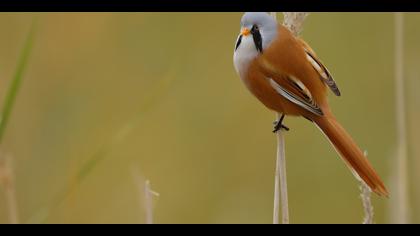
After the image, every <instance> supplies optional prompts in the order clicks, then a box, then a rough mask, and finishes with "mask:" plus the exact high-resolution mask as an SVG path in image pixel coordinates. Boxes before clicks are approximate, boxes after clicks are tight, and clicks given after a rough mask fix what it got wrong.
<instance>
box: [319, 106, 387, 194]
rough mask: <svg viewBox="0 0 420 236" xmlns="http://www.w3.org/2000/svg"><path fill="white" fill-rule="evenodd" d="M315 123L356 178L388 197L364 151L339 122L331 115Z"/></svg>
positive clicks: (320, 118)
mask: <svg viewBox="0 0 420 236" xmlns="http://www.w3.org/2000/svg"><path fill="white" fill-rule="evenodd" d="M314 122H315V123H316V124H317V125H318V127H319V128H320V129H321V130H322V131H323V132H324V134H325V135H326V136H327V137H328V139H329V140H330V142H331V143H332V144H333V146H334V147H335V150H336V151H337V152H338V153H339V154H340V156H341V157H342V158H343V160H344V161H345V162H346V164H347V165H348V166H349V167H350V169H351V170H352V171H353V174H357V175H355V176H356V178H357V177H360V178H362V179H363V180H364V181H365V183H366V184H367V185H368V186H369V187H370V188H371V189H372V191H374V192H375V193H377V194H378V195H383V196H386V197H387V196H388V191H387V189H386V187H385V185H384V183H383V182H382V180H381V179H380V177H379V176H378V174H377V173H376V171H375V170H374V169H373V167H372V166H371V164H370V163H369V161H368V160H367V158H366V157H365V155H364V154H363V152H362V150H360V148H359V147H358V146H357V144H356V143H355V142H354V141H353V139H352V138H351V136H350V135H349V134H348V133H347V132H346V130H344V128H343V127H342V126H341V125H340V124H339V123H338V122H337V120H336V119H335V118H334V116H333V115H331V114H326V115H325V116H323V117H318V118H316V119H314Z"/></svg>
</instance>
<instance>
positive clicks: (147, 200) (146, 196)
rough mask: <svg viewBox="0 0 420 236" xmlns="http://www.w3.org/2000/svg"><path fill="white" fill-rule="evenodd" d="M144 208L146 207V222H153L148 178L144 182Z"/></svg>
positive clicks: (151, 195)
mask: <svg viewBox="0 0 420 236" xmlns="http://www.w3.org/2000/svg"><path fill="white" fill-rule="evenodd" d="M144 209H146V224H153V194H152V189H151V188H150V180H146V182H145V184H144Z"/></svg>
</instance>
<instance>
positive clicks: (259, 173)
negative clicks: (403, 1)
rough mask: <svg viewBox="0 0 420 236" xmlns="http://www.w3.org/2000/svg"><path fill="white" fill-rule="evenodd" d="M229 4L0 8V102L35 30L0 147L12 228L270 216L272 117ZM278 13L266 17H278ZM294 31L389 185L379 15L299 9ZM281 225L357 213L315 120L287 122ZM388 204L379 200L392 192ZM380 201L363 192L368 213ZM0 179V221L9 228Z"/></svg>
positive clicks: (389, 24)
mask: <svg viewBox="0 0 420 236" xmlns="http://www.w3.org/2000/svg"><path fill="white" fill-rule="evenodd" d="M241 15H242V13H1V14H0V34H1V37H0V99H1V101H3V100H4V97H5V94H6V91H7V89H8V86H9V85H10V82H11V80H12V77H13V74H14V72H15V69H16V67H17V62H18V60H19V54H20V51H21V50H22V47H23V44H24V41H25V38H26V35H27V34H28V31H29V29H30V26H31V24H32V21H33V20H34V19H37V21H38V24H37V25H38V27H37V32H36V40H35V42H34V48H33V51H32V54H31V56H30V59H29V64H28V67H27V69H26V72H25V76H24V78H23V79H24V80H23V83H22V87H21V89H20V91H19V94H18V96H17V99H16V103H15V106H14V110H13V113H12V116H11V119H10V122H9V124H8V126H7V130H6V133H5V137H4V140H3V142H2V144H1V153H2V155H8V156H10V157H12V158H13V163H14V164H13V166H14V167H13V170H14V172H15V177H16V182H15V187H16V194H17V203H18V208H19V218H20V219H19V220H20V222H22V223H144V222H145V210H144V207H143V204H142V203H143V202H144V197H143V196H144V194H143V189H144V180H146V179H149V180H150V182H151V187H152V189H153V190H154V191H156V192H158V193H159V194H160V195H159V197H155V198H154V202H153V205H154V222H156V223H271V222H272V212H273V186H274V169H275V153H276V143H275V140H276V139H275V135H273V134H272V133H271V130H272V124H271V123H272V121H273V120H274V118H275V115H274V114H273V113H272V112H270V111H268V110H267V109H266V108H265V107H263V106H262V105H261V104H260V103H259V102H258V101H257V100H256V99H255V98H254V97H252V96H251V94H250V93H249V92H248V91H247V90H246V89H245V87H244V86H243V84H242V83H241V81H240V80H239V78H238V76H237V75H236V73H235V71H234V69H233V62H232V55H233V47H234V44H235V40H236V37H237V35H238V31H239V21H240V18H241ZM279 18H281V15H280V14H279ZM419 22H420V14H416V13H411V14H405V34H404V37H405V41H404V43H405V46H404V53H405V57H404V59H405V65H404V71H405V75H406V77H405V83H406V86H405V88H406V97H405V99H406V108H407V130H408V154H409V155H408V158H409V159H408V161H409V169H408V170H407V172H408V176H409V182H410V188H409V193H410V195H409V200H410V201H409V204H410V215H411V222H417V223H418V222H420V201H418V200H417V199H419V197H420V192H419V191H420V186H419V185H418V183H417V182H416V181H415V180H416V179H419V177H420V176H419V170H420V166H419V165H420V146H419V145H418V141H419V140H420V126H419V125H418V121H419V120H420V109H419V107H420V95H419V93H418V89H419V88H420V68H419V61H420V44H419V43H418V42H420V30H419V28H418V23H419ZM302 37H303V38H304V39H305V40H306V41H307V42H308V43H309V44H310V45H311V46H312V47H313V49H314V50H315V51H316V52H317V53H318V55H319V56H320V57H321V59H322V60H323V62H324V63H325V64H326V65H327V66H328V68H329V70H330V71H331V72H332V74H333V76H334V78H335V79H336V81H337V83H338V85H339V87H340V89H341V91H342V96H341V97H334V96H333V95H332V94H330V96H329V100H330V104H331V106H332V109H333V111H334V113H335V114H336V116H337V118H338V119H339V120H340V122H341V123H342V124H343V126H344V127H346V129H347V130H348V131H349V132H350V133H351V134H352V136H353V137H354V139H355V140H356V141H357V143H358V144H359V145H360V146H361V147H362V148H363V149H366V150H368V153H369V159H370V160H371V162H372V164H373V165H374V166H375V167H376V169H377V170H378V172H379V173H380V175H381V176H382V177H383V179H384V180H385V181H386V182H387V185H390V183H391V182H392V178H393V173H394V171H395V168H394V167H395V162H394V160H395V150H396V141H397V140H396V128H395V112H394V111H395V89H394V83H395V82H394V15H393V14H392V13H313V14H310V15H309V17H308V18H307V20H306V21H305V24H304V31H303V33H302ZM285 122H286V124H287V125H288V126H289V127H290V128H291V131H290V132H288V133H286V137H285V138H286V157H287V170H288V181H289V199H290V211H291V214H290V217H291V222H292V223H360V222H362V219H363V209H362V204H361V201H360V197H359V194H360V191H359V184H358V182H357V181H356V180H355V179H354V178H353V176H352V175H351V173H350V171H349V170H348V169H347V167H346V166H345V165H344V164H343V162H342V161H341V160H340V159H339V158H338V156H337V154H336V153H335V151H334V149H333V148H332V147H331V146H330V144H329V142H328V141H327V140H326V139H325V138H324V136H323V135H322V134H321V133H320V132H319V131H318V129H317V128H316V127H315V126H313V125H312V124H311V123H309V122H307V121H306V120H305V119H300V118H299V119H298V118H291V117H289V118H286V121H285ZM391 199H392V195H391ZM390 202H392V201H391V200H390V199H384V198H379V197H377V196H373V203H374V207H375V222H377V223H390V222H392V216H391V215H390V214H391V211H390V207H391V206H390V205H391V204H390ZM8 222H9V220H8V211H7V201H6V198H5V191H4V189H3V188H0V223H8Z"/></svg>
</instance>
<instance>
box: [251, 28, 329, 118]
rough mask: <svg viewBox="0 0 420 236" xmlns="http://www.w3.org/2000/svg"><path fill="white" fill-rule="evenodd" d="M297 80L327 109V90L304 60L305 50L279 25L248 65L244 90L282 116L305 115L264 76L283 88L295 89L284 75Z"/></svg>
mask: <svg viewBox="0 0 420 236" xmlns="http://www.w3.org/2000/svg"><path fill="white" fill-rule="evenodd" d="M290 76H292V77H295V78H296V79H298V80H300V81H301V82H302V83H303V84H304V85H305V87H306V88H307V89H308V90H309V91H310V93H311V95H312V98H313V100H314V101H315V102H316V103H317V104H318V105H319V106H320V107H321V108H324V109H325V110H328V109H329V108H328V104H327V100H326V96H327V89H326V85H325V84H324V83H323V82H322V80H321V79H320V77H319V74H318V73H317V72H316V71H315V69H314V68H313V67H312V65H311V64H310V62H309V61H308V60H307V59H306V53H305V51H304V48H303V46H302V43H301V42H300V41H299V39H297V38H295V37H294V36H293V35H292V34H291V32H290V31H289V30H288V29H287V28H285V27H284V26H279V28H278V36H277V38H276V39H275V41H273V42H272V43H271V44H270V46H269V47H268V48H266V49H265V50H264V52H263V54H261V55H260V56H258V57H257V58H255V59H254V60H253V61H252V62H251V63H250V66H249V69H248V73H247V76H246V78H245V79H244V80H245V84H246V86H247V87H248V89H249V90H250V91H251V92H252V93H253V94H254V95H255V96H256V97H257V98H258V99H259V100H260V101H261V102H262V103H263V104H264V105H265V106H267V107H268V108H270V109H272V110H275V111H278V112H281V113H284V114H286V115H308V116H309V117H310V114H308V112H307V111H306V110H305V109H303V108H301V107H299V106H298V105H296V104H294V103H292V102H290V101H289V100H287V99H285V98H284V97H282V96H281V95H280V94H278V93H277V92H276V91H275V90H274V89H273V88H272V87H271V85H270V83H269V81H268V80H267V78H272V79H273V80H275V81H276V82H277V83H278V84H279V85H281V86H282V87H283V88H285V89H287V90H289V91H291V92H296V91H295V90H296V88H295V87H293V86H292V85H291V84H290V81H288V80H287V77H290Z"/></svg>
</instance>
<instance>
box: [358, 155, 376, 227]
mask: <svg viewBox="0 0 420 236" xmlns="http://www.w3.org/2000/svg"><path fill="white" fill-rule="evenodd" d="M364 154H365V156H367V151H365V152H364ZM357 179H358V180H359V182H360V192H361V193H360V198H361V199H362V204H363V210H364V212H365V218H364V219H363V224H373V215H374V213H373V205H372V201H371V198H370V196H371V195H372V189H370V187H369V186H368V185H367V184H366V183H365V181H363V180H362V179H361V178H360V177H359V178H357Z"/></svg>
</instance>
